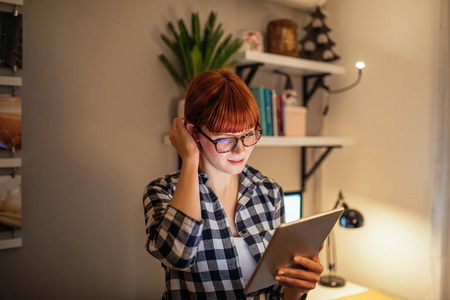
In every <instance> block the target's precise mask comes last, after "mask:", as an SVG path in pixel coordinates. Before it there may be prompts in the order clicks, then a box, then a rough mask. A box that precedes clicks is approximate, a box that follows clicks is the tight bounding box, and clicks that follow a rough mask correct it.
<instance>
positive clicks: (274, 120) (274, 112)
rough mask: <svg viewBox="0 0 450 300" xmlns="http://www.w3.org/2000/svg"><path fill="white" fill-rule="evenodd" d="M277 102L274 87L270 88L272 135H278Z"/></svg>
mask: <svg viewBox="0 0 450 300" xmlns="http://www.w3.org/2000/svg"><path fill="white" fill-rule="evenodd" d="M277 107H278V104H277V91H276V90H275V89H273V90H272V124H273V135H274V136H278V135H279V134H280V133H279V128H278V108H277Z"/></svg>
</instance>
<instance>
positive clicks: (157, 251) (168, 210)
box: [143, 174, 203, 270]
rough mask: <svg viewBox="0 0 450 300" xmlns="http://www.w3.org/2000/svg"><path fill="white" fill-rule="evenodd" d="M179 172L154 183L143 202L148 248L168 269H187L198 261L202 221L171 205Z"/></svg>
mask: <svg viewBox="0 0 450 300" xmlns="http://www.w3.org/2000/svg"><path fill="white" fill-rule="evenodd" d="M178 175H179V174H177V175H173V174H172V175H171V176H166V177H163V178H159V179H157V180H155V181H153V182H151V183H150V184H149V185H148V186H147V187H146V188H145V190H144V196H143V202H144V211H145V222H146V233H147V235H146V247H147V251H148V252H149V253H150V254H151V255H153V256H154V257H156V258H157V259H159V260H160V261H161V262H162V263H163V264H164V265H165V266H167V267H168V268H171V269H177V270H184V269H187V268H190V267H191V266H192V265H193V264H194V262H195V258H196V254H197V247H198V245H199V242H200V240H201V234H202V228H203V223H202V222H198V221H197V220H195V219H193V218H191V217H189V216H187V215H186V214H184V213H183V212H181V211H179V210H177V209H176V208H174V207H172V206H170V204H169V203H170V200H171V199H172V196H173V193H174V190H175V188H176V181H177V180H178Z"/></svg>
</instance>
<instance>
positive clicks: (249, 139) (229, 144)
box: [196, 123, 263, 153]
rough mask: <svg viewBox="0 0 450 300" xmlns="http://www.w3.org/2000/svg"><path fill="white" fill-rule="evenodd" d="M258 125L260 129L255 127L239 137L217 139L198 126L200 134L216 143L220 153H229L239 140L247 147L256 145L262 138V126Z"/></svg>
mask: <svg viewBox="0 0 450 300" xmlns="http://www.w3.org/2000/svg"><path fill="white" fill-rule="evenodd" d="M256 124H257V126H258V127H259V129H256V128H255V129H254V130H252V131H251V132H249V133H247V134H245V135H242V136H239V137H233V138H223V139H217V140H213V139H211V138H210V137H209V136H207V135H206V134H205V133H204V132H203V131H202V130H201V129H200V127H198V126H196V128H197V130H198V132H200V134H202V135H203V136H204V137H205V138H207V139H208V141H210V142H211V143H213V144H214V146H215V147H216V151H217V152H219V153H227V152H230V151H231V150H233V149H234V148H236V146H237V144H238V142H239V140H241V141H242V145H244V146H245V147H251V146H253V145H255V144H256V143H257V142H258V141H259V139H260V138H261V135H262V131H263V130H262V128H261V126H260V125H259V123H256Z"/></svg>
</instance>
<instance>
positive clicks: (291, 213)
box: [284, 192, 302, 223]
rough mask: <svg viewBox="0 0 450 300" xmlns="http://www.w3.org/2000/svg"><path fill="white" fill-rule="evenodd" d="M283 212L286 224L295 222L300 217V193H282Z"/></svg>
mask: <svg viewBox="0 0 450 300" xmlns="http://www.w3.org/2000/svg"><path fill="white" fill-rule="evenodd" d="M284 211H285V216H286V223H289V222H292V221H296V220H298V219H300V218H301V217H302V193H301V192H288V193H284Z"/></svg>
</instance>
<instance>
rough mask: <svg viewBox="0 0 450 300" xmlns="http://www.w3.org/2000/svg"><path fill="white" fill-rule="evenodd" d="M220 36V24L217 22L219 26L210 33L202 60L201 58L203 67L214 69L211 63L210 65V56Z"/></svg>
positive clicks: (221, 32)
mask: <svg viewBox="0 0 450 300" xmlns="http://www.w3.org/2000/svg"><path fill="white" fill-rule="evenodd" d="M222 36H223V30H222V24H219V26H217V29H216V30H215V31H214V33H213V34H212V35H211V37H210V39H209V41H208V45H207V48H206V52H205V56H204V60H203V68H204V69H207V70H214V69H211V65H212V59H211V58H212V57H213V54H214V50H215V49H216V46H217V43H218V42H219V40H220V39H221V38H222Z"/></svg>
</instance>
